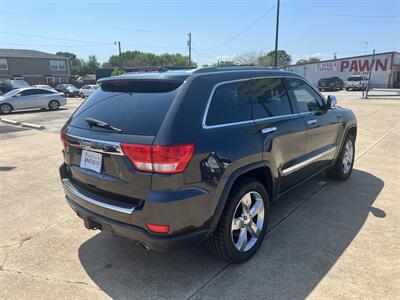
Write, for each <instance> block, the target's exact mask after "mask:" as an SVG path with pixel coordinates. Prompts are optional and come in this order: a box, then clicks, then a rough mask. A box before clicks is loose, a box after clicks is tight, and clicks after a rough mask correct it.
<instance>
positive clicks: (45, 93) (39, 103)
mask: <svg viewBox="0 0 400 300" xmlns="http://www.w3.org/2000/svg"><path fill="white" fill-rule="evenodd" d="M52 94H54V93H53V92H51V91H49V90H46V89H37V90H36V99H35V107H40V108H47V107H48V106H49V102H50V100H51V98H52Z"/></svg>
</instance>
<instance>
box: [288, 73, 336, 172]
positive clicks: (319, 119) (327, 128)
mask: <svg viewBox="0 0 400 300" xmlns="http://www.w3.org/2000/svg"><path fill="white" fill-rule="evenodd" d="M288 82H289V86H290V95H291V97H292V98H293V102H294V103H295V106H296V110H297V112H298V113H300V114H302V115H303V118H304V120H305V123H306V126H307V143H306V157H307V160H306V163H305V164H304V165H305V166H304V168H305V170H306V172H307V174H308V175H312V174H314V173H315V172H317V171H319V170H321V168H323V167H324V166H326V165H328V164H329V162H330V161H331V160H332V159H333V157H334V155H335V153H336V150H337V148H338V147H339V145H337V140H338V139H337V136H338V129H339V126H340V122H339V119H338V116H337V115H336V113H335V112H334V110H333V109H331V108H329V109H327V107H326V100H325V99H324V98H323V97H322V96H321V95H320V94H319V93H318V92H317V91H316V90H315V89H314V88H313V87H312V86H311V85H309V84H308V83H307V82H305V81H304V80H302V79H298V78H290V79H288Z"/></svg>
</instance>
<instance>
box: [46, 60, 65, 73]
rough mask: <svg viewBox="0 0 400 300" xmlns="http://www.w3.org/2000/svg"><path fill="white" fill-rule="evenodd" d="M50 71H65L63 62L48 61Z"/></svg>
mask: <svg viewBox="0 0 400 300" xmlns="http://www.w3.org/2000/svg"><path fill="white" fill-rule="evenodd" d="M50 70H52V71H65V70H66V66H65V60H50Z"/></svg>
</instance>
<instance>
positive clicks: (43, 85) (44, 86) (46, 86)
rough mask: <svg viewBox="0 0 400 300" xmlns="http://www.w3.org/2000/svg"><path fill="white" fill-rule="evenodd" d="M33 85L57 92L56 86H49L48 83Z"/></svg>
mask: <svg viewBox="0 0 400 300" xmlns="http://www.w3.org/2000/svg"><path fill="white" fill-rule="evenodd" d="M32 87H35V88H39V89H46V90H51V91H54V92H57V91H56V90H55V89H54V88H52V87H51V86H49V85H47V84H35V85H32Z"/></svg>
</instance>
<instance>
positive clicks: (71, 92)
mask: <svg viewBox="0 0 400 300" xmlns="http://www.w3.org/2000/svg"><path fill="white" fill-rule="evenodd" d="M56 90H57V91H59V92H63V93H64V94H65V96H67V97H77V96H79V89H78V88H77V87H76V86H74V85H73V84H70V83H64V84H58V85H57V86H56Z"/></svg>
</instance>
